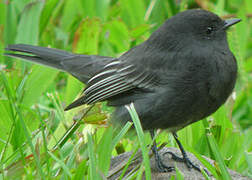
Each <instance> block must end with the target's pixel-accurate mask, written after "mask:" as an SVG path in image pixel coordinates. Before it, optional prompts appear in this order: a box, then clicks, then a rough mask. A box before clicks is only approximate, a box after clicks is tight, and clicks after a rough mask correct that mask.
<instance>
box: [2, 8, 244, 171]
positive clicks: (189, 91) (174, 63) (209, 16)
mask: <svg viewBox="0 0 252 180" xmlns="http://www.w3.org/2000/svg"><path fill="white" fill-rule="evenodd" d="M239 21H240V19H230V20H222V19H221V18H219V17H218V16H217V15H215V14H213V13H211V12H208V11H205V10H187V11H184V12H182V13H179V14H177V15H175V16H173V17H172V18H170V19H169V20H167V21H166V22H165V23H164V24H163V25H162V26H161V27H160V28H159V29H157V30H156V31H155V32H154V33H153V34H152V35H151V36H150V38H149V39H148V40H146V41H145V42H143V43H142V44H140V45H138V46H135V47H134V48H132V49H130V50H129V51H127V52H126V53H124V54H123V55H122V56H120V57H119V58H112V57H102V56H95V55H77V54H72V53H68V52H65V51H62V50H57V49H52V48H45V47H38V46H31V45H25V44H16V45H9V46H8V47H7V48H6V50H7V51H10V52H9V53H6V54H5V55H7V56H12V57H19V58H23V59H26V60H28V61H34V62H37V63H40V64H44V65H47V66H50V67H54V68H57V69H60V70H63V71H66V72H68V73H70V74H72V75H73V76H74V77H76V78H77V79H79V80H80V81H81V82H83V83H85V84H87V87H86V89H85V90H84V93H83V96H81V97H80V98H79V99H77V100H76V101H74V102H73V103H72V104H70V105H69V106H67V107H66V110H69V109H72V108H75V107H77V106H80V105H83V104H93V103H96V102H99V101H108V105H109V106H114V107H115V108H116V110H115V112H114V113H113V116H112V121H116V122H121V123H125V122H127V121H130V116H129V114H128V112H127V110H126V108H125V107H124V106H125V105H126V104H129V103H131V102H133V103H134V105H135V108H136V110H137V113H138V115H139V117H140V120H141V124H142V126H143V128H144V129H145V130H149V131H150V132H151V135H152V137H153V136H154V130H155V129H158V128H161V129H168V130H169V131H170V132H172V133H173V136H174V137H175V139H176V141H177V143H178V145H179V147H180V149H181V151H182V155H183V160H184V161H185V162H186V164H187V166H188V167H193V168H196V169H197V170H199V168H198V167H197V166H195V165H193V164H192V163H191V161H190V160H189V159H188V158H187V156H186V153H185V151H184V150H183V147H182V146H181V144H180V142H179V141H178V139H177V135H176V131H178V130H180V129H181V128H183V127H185V126H187V125H189V124H191V123H193V122H196V121H199V120H201V119H203V118H205V117H207V116H209V115H210V114H212V113H214V112H215V111H216V110H217V109H218V108H219V107H220V106H221V105H222V104H223V103H224V102H225V101H226V100H227V98H228V96H229V95H230V94H231V92H232V90H233V88H234V85H235V81H236V75H237V64H236V59H235V57H234V55H233V54H232V52H231V51H230V49H229V46H228V42H227V37H226V30H227V29H228V27H230V26H232V25H233V24H236V23H238V22H239ZM17 52H18V54H16V53H17ZM20 53H23V54H20ZM152 150H153V152H154V154H155V157H156V161H157V163H156V164H157V168H158V170H159V171H162V172H164V171H170V170H172V169H173V168H172V167H168V166H166V165H164V164H163V163H162V161H161V160H160V157H159V155H158V153H157V149H156V142H154V146H153V148H152Z"/></svg>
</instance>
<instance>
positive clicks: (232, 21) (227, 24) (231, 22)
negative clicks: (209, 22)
mask: <svg viewBox="0 0 252 180" xmlns="http://www.w3.org/2000/svg"><path fill="white" fill-rule="evenodd" d="M240 21H241V19H227V20H224V26H223V29H227V28H229V27H230V26H232V25H234V24H237V23H238V22H240Z"/></svg>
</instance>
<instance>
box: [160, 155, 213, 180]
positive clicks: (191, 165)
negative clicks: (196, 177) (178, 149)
mask: <svg viewBox="0 0 252 180" xmlns="http://www.w3.org/2000/svg"><path fill="white" fill-rule="evenodd" d="M165 154H170V155H171V156H172V157H171V158H172V159H173V160H174V161H177V162H184V163H185V164H186V166H187V167H188V169H192V168H193V169H195V170H197V171H199V172H201V169H200V167H199V166H198V165H196V164H194V163H193V162H192V161H191V160H190V159H189V158H188V156H185V157H179V156H178V155H176V154H174V153H173V152H171V151H168V152H165V153H164V155H165ZM204 171H205V172H206V173H207V175H208V176H210V173H209V172H208V171H207V170H206V169H205V168H204Z"/></svg>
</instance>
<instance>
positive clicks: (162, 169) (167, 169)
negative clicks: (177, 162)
mask: <svg viewBox="0 0 252 180" xmlns="http://www.w3.org/2000/svg"><path fill="white" fill-rule="evenodd" d="M150 134H151V138H152V139H154V135H155V134H154V130H150ZM151 150H152V152H153V154H154V156H155V161H156V167H157V169H158V171H159V172H171V171H172V170H174V167H171V166H166V165H165V164H164V163H163V162H162V160H161V157H160V156H159V154H158V150H157V144H156V140H155V139H154V141H153V145H152V147H151Z"/></svg>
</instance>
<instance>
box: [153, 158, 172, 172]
mask: <svg viewBox="0 0 252 180" xmlns="http://www.w3.org/2000/svg"><path fill="white" fill-rule="evenodd" d="M155 159H156V167H157V170H158V171H159V172H171V171H173V170H175V168H174V167H172V166H167V165H165V164H164V163H163V161H162V160H161V159H160V157H159V156H158V157H157V156H156V157H155Z"/></svg>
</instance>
